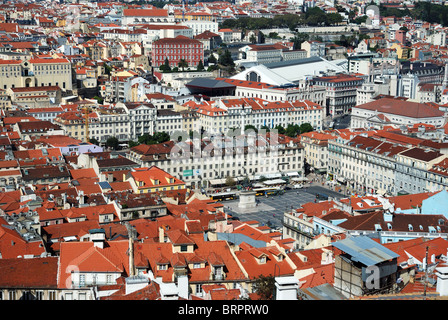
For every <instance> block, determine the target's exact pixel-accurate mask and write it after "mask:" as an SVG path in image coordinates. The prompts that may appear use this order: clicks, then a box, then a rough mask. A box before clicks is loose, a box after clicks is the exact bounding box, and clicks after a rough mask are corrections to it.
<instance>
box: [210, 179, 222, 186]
mask: <svg viewBox="0 0 448 320" xmlns="http://www.w3.org/2000/svg"><path fill="white" fill-rule="evenodd" d="M210 184H211V185H219V184H226V179H211V180H210Z"/></svg>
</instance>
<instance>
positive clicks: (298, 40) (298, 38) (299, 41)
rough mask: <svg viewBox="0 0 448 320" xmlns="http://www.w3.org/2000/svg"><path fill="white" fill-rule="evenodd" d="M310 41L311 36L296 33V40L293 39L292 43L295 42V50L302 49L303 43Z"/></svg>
mask: <svg viewBox="0 0 448 320" xmlns="http://www.w3.org/2000/svg"><path fill="white" fill-rule="evenodd" d="M309 39H310V35H309V34H308V33H300V32H299V33H296V35H295V36H294V38H291V41H292V42H294V50H298V49H300V48H301V45H302V43H303V42H305V41H308V40H309Z"/></svg>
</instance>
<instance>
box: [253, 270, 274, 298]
mask: <svg viewBox="0 0 448 320" xmlns="http://www.w3.org/2000/svg"><path fill="white" fill-rule="evenodd" d="M253 289H254V292H255V293H256V294H258V295H259V296H260V300H272V299H273V297H274V290H275V278H274V277H273V276H272V275H269V276H264V275H260V276H259V277H258V278H255V282H254V283H253Z"/></svg>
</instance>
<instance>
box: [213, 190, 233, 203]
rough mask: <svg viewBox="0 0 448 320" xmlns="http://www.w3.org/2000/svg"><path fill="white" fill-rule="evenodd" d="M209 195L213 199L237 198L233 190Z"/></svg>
mask: <svg viewBox="0 0 448 320" xmlns="http://www.w3.org/2000/svg"><path fill="white" fill-rule="evenodd" d="M210 197H211V198H212V199H213V200H215V201H225V200H234V199H236V198H237V195H236V192H235V191H229V192H218V193H212V194H211V195H210Z"/></svg>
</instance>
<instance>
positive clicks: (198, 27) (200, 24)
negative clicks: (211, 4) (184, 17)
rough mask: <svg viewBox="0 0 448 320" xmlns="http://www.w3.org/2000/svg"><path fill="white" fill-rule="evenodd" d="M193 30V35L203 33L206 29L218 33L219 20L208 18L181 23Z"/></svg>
mask: <svg viewBox="0 0 448 320" xmlns="http://www.w3.org/2000/svg"><path fill="white" fill-rule="evenodd" d="M180 24H181V25H184V26H187V27H188V28H190V29H192V30H193V36H196V35H198V34H201V33H203V32H205V31H209V32H212V33H218V22H214V21H207V20H188V21H183V22H181V23H180Z"/></svg>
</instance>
